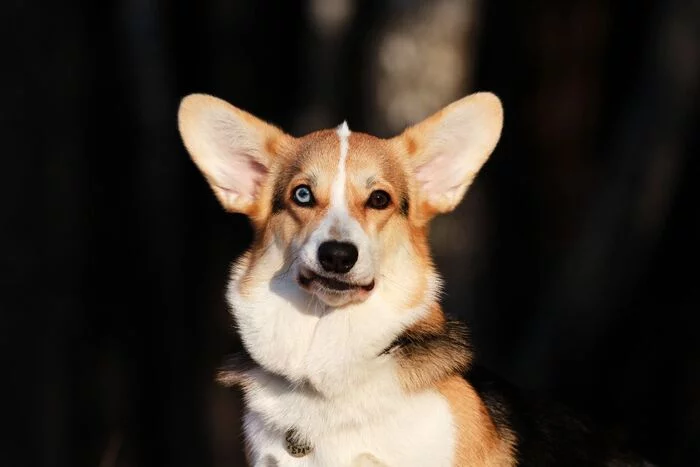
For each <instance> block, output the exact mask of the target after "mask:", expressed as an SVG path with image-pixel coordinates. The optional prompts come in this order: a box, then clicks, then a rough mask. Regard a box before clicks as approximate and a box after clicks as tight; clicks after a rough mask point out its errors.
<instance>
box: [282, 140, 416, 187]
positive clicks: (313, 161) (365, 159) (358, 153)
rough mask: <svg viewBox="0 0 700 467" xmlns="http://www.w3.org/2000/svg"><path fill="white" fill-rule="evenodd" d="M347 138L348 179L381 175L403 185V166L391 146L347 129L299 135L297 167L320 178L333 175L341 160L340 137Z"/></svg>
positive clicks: (346, 161) (324, 179) (386, 179)
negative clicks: (345, 131)
mask: <svg viewBox="0 0 700 467" xmlns="http://www.w3.org/2000/svg"><path fill="white" fill-rule="evenodd" d="M343 138H346V142H345V144H346V145H347V146H346V148H347V149H346V150H347V153H346V155H345V159H344V161H343V162H344V164H345V173H346V177H347V178H348V180H351V181H356V182H358V183H359V182H360V180H361V179H363V178H364V179H377V178H381V179H383V180H385V181H386V182H389V183H392V184H393V183H395V184H398V185H403V184H404V183H403V173H402V170H403V167H402V164H401V163H400V160H399V158H398V157H397V155H396V154H395V153H394V152H393V148H392V147H391V146H390V145H389V144H387V142H386V141H385V140H383V139H381V138H377V137H375V136H372V135H369V134H366V133H355V132H350V133H349V135H348V136H342V135H341V134H340V133H339V132H338V131H337V130H321V131H317V132H315V133H311V134H308V135H306V136H303V137H302V138H300V145H299V151H298V154H297V155H296V163H295V164H294V165H295V166H296V170H297V171H298V172H302V173H305V174H308V175H312V176H313V177H315V178H320V179H322V180H319V181H320V182H322V181H327V179H328V178H333V177H334V176H335V175H336V173H337V171H338V168H339V167H338V166H339V164H340V162H341V152H342V151H341V149H342V146H343V144H341V140H342V139H343Z"/></svg>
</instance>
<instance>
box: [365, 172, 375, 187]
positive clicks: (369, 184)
mask: <svg viewBox="0 0 700 467" xmlns="http://www.w3.org/2000/svg"><path fill="white" fill-rule="evenodd" d="M375 183H377V177H375V176H374V175H371V176H369V177H367V181H366V182H365V187H366V188H367V189H368V190H369V189H370V188H372V187H373V186H374V184H375Z"/></svg>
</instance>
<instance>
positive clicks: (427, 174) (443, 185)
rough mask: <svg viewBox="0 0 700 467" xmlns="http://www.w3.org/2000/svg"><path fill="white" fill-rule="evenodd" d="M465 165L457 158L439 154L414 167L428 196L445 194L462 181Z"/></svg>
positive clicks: (417, 177)
mask: <svg viewBox="0 0 700 467" xmlns="http://www.w3.org/2000/svg"><path fill="white" fill-rule="evenodd" d="M465 165H466V164H465V163H464V161H460V159H459V158H456V157H448V156H446V155H445V154H440V155H438V156H436V157H434V158H433V159H431V160H430V161H428V162H426V163H425V164H423V165H421V166H419V167H418V168H416V179H417V180H418V181H420V182H422V183H423V190H424V191H425V192H426V193H427V194H428V195H429V196H439V195H441V194H447V193H449V192H450V191H452V190H453V189H455V188H457V187H459V186H460V185H461V184H462V183H463V182H464V178H465V174H464V171H465V167H464V166H465Z"/></svg>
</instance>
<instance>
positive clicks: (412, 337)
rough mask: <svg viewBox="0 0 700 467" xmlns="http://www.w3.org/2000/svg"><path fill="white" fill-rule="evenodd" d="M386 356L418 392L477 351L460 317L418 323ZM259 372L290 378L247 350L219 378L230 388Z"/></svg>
mask: <svg viewBox="0 0 700 467" xmlns="http://www.w3.org/2000/svg"><path fill="white" fill-rule="evenodd" d="M386 357H389V358H391V359H392V360H393V361H394V362H395V363H396V365H397V367H398V368H399V372H400V375H401V380H402V382H403V386H404V389H405V390H407V391H418V390H421V389H424V388H427V387H432V386H434V385H435V384H437V383H438V382H439V381H441V380H444V379H446V378H448V377H450V376H453V375H456V374H463V373H465V372H467V371H468V370H469V368H470V366H471V364H472V361H473V351H472V348H471V346H470V345H469V340H468V332H467V327H466V326H465V325H464V324H463V323H462V322H460V321H457V320H444V321H443V322H442V323H441V324H440V325H438V326H434V327H428V326H425V325H416V326H412V327H410V328H408V329H406V330H404V331H403V332H402V333H401V334H400V335H399V336H397V337H396V338H395V339H394V340H393V341H392V342H391V344H390V345H389V346H387V347H386V348H385V349H384V350H383V351H381V352H380V353H379V354H377V355H376V358H386ZM255 372H266V373H268V374H269V375H270V376H274V377H277V378H280V379H286V378H285V376H284V375H281V374H277V373H275V372H274V371H270V370H269V369H266V368H264V367H263V366H262V365H261V364H260V363H259V362H257V361H255V359H254V358H253V357H252V356H251V355H250V354H249V353H248V352H247V351H246V350H245V349H243V350H241V351H239V352H237V353H234V354H231V355H229V356H228V357H227V358H226V359H225V361H224V363H223V365H222V366H221V367H220V368H219V370H218V373H217V381H218V382H219V383H220V384H222V385H224V386H227V387H235V386H245V385H246V381H247V380H248V379H249V378H250V375H251V374H252V373H255ZM289 383H290V384H291V382H289ZM307 389H312V388H307Z"/></svg>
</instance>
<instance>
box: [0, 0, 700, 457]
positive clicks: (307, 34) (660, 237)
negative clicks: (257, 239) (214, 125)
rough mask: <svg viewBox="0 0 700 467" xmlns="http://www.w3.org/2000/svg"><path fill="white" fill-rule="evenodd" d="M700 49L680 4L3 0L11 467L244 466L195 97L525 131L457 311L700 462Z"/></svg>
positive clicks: (467, 214)
mask: <svg viewBox="0 0 700 467" xmlns="http://www.w3.org/2000/svg"><path fill="white" fill-rule="evenodd" d="M699 35H700V7H699V5H698V2H691V1H682V0H665V1H663V0H659V1H651V0H642V1H639V0H626V1H616V2H609V1H603V0H590V1H562V0H533V1H529V2H525V1H520V0H510V1H507V0H491V1H485V0H483V1H481V2H476V1H472V0H434V1H431V2H418V1H410V0H393V1H384V2H380V1H369V0H366V1H360V0H357V1H353V0H325V1H323V0H321V1H320V2H319V1H306V2H293V1H283V0H279V1H264V2H263V1H254V0H249V1H233V0H197V1H173V2H167V1H165V0H160V1H158V0H121V1H114V0H105V1H92V2H87V1H85V2H75V1H71V0H66V1H61V2H46V3H43V4H39V3H31V2H22V1H16V0H8V1H6V2H4V3H3V4H2V6H1V7H0V43H1V44H2V48H1V50H2V52H3V53H2V62H1V66H0V70H1V71H0V77H1V78H0V79H1V81H0V85H1V87H0V90H1V91H2V100H1V104H0V116H1V118H2V121H1V122H0V123H1V128H2V134H1V136H2V140H1V145H0V154H1V157H2V166H1V167H2V169H1V171H0V174H1V175H2V177H1V178H0V186H1V189H2V191H1V192H0V195H1V197H0V199H2V201H3V210H2V216H3V217H2V218H3V221H2V229H1V231H2V236H0V240H2V241H1V243H0V245H1V246H2V249H3V253H2V255H1V256H0V258H1V260H2V263H1V264H2V273H0V281H1V283H2V286H3V287H2V294H1V296H0V307H1V308H0V309H1V311H2V315H1V316H0V318H1V321H0V322H1V323H2V324H1V326H0V338H1V339H2V340H1V341H0V342H1V343H2V349H1V350H2V359H3V360H2V380H1V383H2V384H1V385H0V386H1V387H2V389H3V394H5V395H4V396H3V398H2V399H3V404H2V405H3V407H2V417H1V419H2V426H3V429H4V431H5V434H4V435H3V436H2V437H1V438H2V441H1V442H0V443H1V444H0V465H2V466H24V465H42V466H47V467H48V466H70V467H74V466H100V467H109V466H124V467H126V466H161V465H162V466H172V467H176V466H209V465H211V466H222V467H223V466H232V465H242V460H241V456H240V446H241V444H240V442H241V439H240V432H239V427H238V426H239V411H240V401H239V394H238V393H236V392H235V391H230V390H226V389H223V388H220V387H218V386H217V385H216V384H215V383H214V382H213V374H214V371H215V368H216V366H217V365H218V364H219V363H220V362H221V361H222V358H223V356H224V355H225V354H226V352H228V351H230V350H232V349H235V348H236V347H237V345H238V344H237V342H236V340H235V338H234V336H233V335H232V332H231V330H230V322H229V318H228V315H227V311H226V307H225V304H224V302H223V287H224V281H225V279H226V275H227V268H228V264H229V263H230V262H231V260H233V259H234V258H235V257H236V255H238V254H239V253H240V252H241V251H243V249H244V248H245V247H246V245H247V244H248V242H249V240H250V230H249V227H248V224H247V221H246V220H245V219H244V218H242V217H241V216H237V215H227V214H225V213H224V212H223V211H222V210H221V209H220V207H219V206H218V204H217V202H216V200H215V198H214V196H213V195H212V194H211V193H210V191H209V189H208V187H207V186H206V183H205V182H204V180H203V178H202V177H201V175H200V174H199V173H198V172H197V170H196V168H195V166H194V164H192V163H191V162H190V160H189V158H188V156H187V155H186V153H185V151H184V149H183V147H182V144H181V142H180V140H179V136H178V134H177V128H176V112H177V106H178V102H179V99H180V98H181V97H183V96H184V95H186V94H188V93H191V92H207V93H211V94H214V95H217V96H219V97H222V98H224V99H227V100H229V101H230V102H232V103H234V104H235V105H237V106H239V107H242V108H244V109H246V110H249V111H251V112H253V113H255V114H256V115H258V116H260V117H261V118H264V119H267V120H269V121H271V122H273V123H276V124H278V125H281V126H282V127H283V128H285V129H286V130H287V131H289V132H291V133H293V134H297V135H299V134H303V133H304V132H307V131H310V130H313V129H318V128H322V127H330V126H334V125H337V124H338V123H339V122H341V121H342V120H343V119H345V118H347V119H348V122H349V124H350V127H351V129H353V130H355V131H367V132H372V133H375V134H378V135H381V136H388V135H390V134H393V133H397V132H398V131H400V129H401V128H402V127H403V125H405V124H407V123H409V122H411V121H416V120H419V119H421V118H423V117H425V116H427V115H428V114H430V113H432V112H433V111H435V110H437V109H438V108H440V107H441V106H442V105H444V104H447V103H448V102H450V101H451V100H454V99H456V98H458V97H461V96H462V95H465V94H467V93H469V92H472V91H475V90H490V91H493V92H495V93H497V94H498V95H499V96H500V97H501V98H502V100H503V103H504V107H505V127H504V132H503V137H502V140H501V143H500V144H499V146H498V148H497V149H496V151H495V152H494V154H493V156H492V158H491V160H490V161H489V162H488V164H487V165H486V166H485V168H484V170H483V171H482V173H481V175H480V176H479V178H478V180H477V181H476V182H475V184H474V186H473V188H472V189H471V190H470V193H469V194H468V196H467V199H466V200H465V201H464V203H463V205H462V206H461V207H460V209H459V210H458V211H457V212H456V213H454V214H452V215H451V216H447V217H444V218H441V219H439V220H438V221H436V223H435V228H434V231H433V232H432V235H433V240H434V242H433V243H434V246H435V254H436V257H437V260H438V263H439V265H440V267H441V269H442V270H443V271H444V272H445V276H446V279H447V294H446V297H445V300H444V302H445V307H446V310H447V311H448V312H449V313H451V314H454V315H457V316H459V317H460V318H462V319H464V320H466V321H468V322H469V324H470V325H471V329H472V334H473V340H474V343H475V346H476V348H477V350H478V352H479V355H480V357H481V359H482V360H483V361H484V362H485V363H486V364H487V365H489V366H490V367H491V368H493V369H494V370H496V371H498V372H499V373H501V374H502V375H503V376H505V377H507V378H509V379H511V380H512V381H514V382H516V383H518V384H519V385H522V386H524V387H528V388H534V389H537V390H541V391H543V392H545V393H546V394H549V395H551V396H552V397H555V398H558V399H561V400H563V401H565V402H567V403H569V404H571V405H572V406H574V407H575V408H577V409H579V410H581V411H582V412H584V413H587V414H589V415H591V416H592V417H594V418H595V419H596V420H597V421H598V422H599V423H601V424H602V425H603V426H606V427H610V428H613V429H617V430H619V432H620V433H622V434H624V435H626V436H627V437H628V438H629V439H630V440H631V442H632V443H633V445H635V446H636V447H637V448H639V449H640V450H641V451H642V452H643V453H644V454H646V455H647V456H648V457H649V458H650V459H652V460H653V461H655V462H657V463H658V464H659V465H662V466H684V467H685V466H692V465H699V461H698V459H700V365H699V364H698V362H699V359H700V339H699V338H698V326H697V324H698V320H697V319H696V315H697V313H698V311H700V306H699V305H700V303H699V302H700V298H699V296H698V289H697V279H698V273H697V268H698V262H697V247H696V243H697V239H698V233H699V232H698V229H697V220H698V219H697V217H698V206H697V204H696V201H695V200H696V199H698V197H697V195H698V193H697V192H698V184H697V183H696V177H697V175H698V170H697V169H698V157H697V152H698V149H700V148H699V143H700V141H699V138H698V132H697V130H698V128H697V125H696V122H697V121H698V117H699V115H698V111H699V109H700V106H699V105H698V104H699V100H698V96H699V94H698V83H699V82H700V80H699V79H698V78H699V77H700V73H699V72H700V50H699V49H700V38H699Z"/></svg>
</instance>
